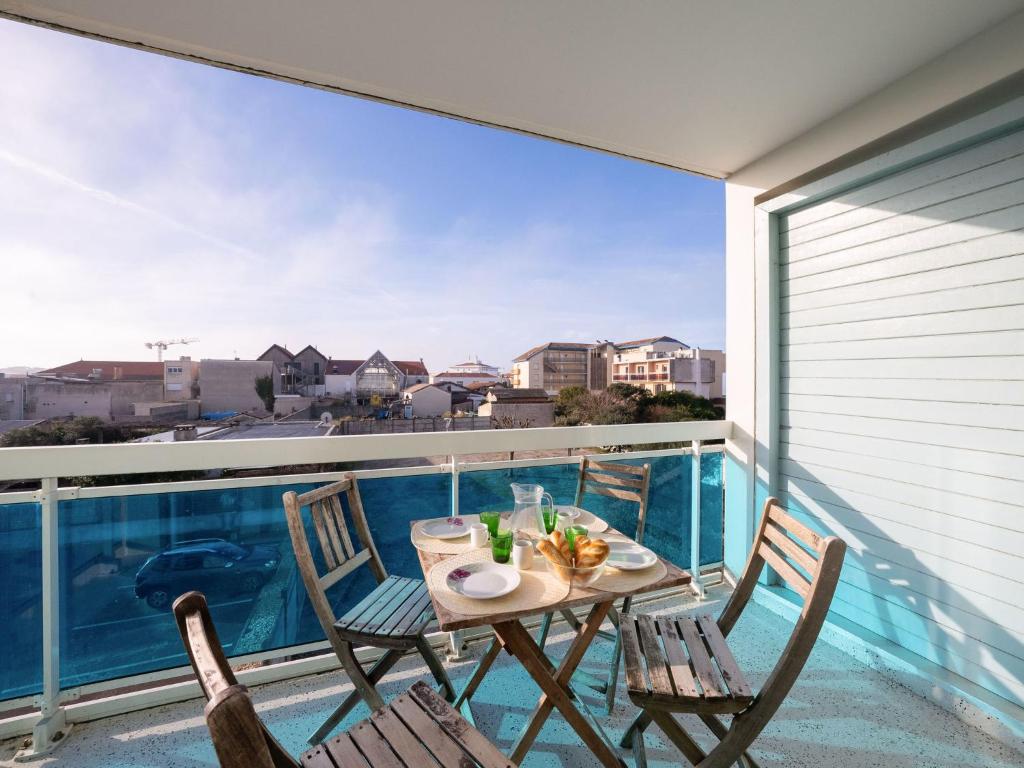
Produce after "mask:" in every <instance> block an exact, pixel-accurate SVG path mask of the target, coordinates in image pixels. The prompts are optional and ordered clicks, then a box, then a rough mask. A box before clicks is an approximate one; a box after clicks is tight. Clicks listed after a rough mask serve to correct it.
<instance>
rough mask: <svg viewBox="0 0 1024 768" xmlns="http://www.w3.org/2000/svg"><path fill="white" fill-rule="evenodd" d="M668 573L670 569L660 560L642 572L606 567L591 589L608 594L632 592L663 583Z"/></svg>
mask: <svg viewBox="0 0 1024 768" xmlns="http://www.w3.org/2000/svg"><path fill="white" fill-rule="evenodd" d="M667 573H668V568H666V567H665V563H663V562H662V561H661V560H660V559H659V560H658V562H656V563H655V564H654V565H652V566H651V567H649V568H644V569H643V570H641V571H620V570H619V569H618V568H612V567H611V566H610V565H606V566H605V567H604V573H602V574H601V576H600V577H599V578H598V579H597V581H595V582H594V583H593V584H591V585H590V587H589V588H590V589H603V590H604V591H606V592H630V591H632V590H634V589H642V588H643V587H646V586H648V585H649V584H654V583H655V582H656V581H661V580H662V579H663V578H665V575H666V574H667Z"/></svg>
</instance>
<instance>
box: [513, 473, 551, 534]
mask: <svg viewBox="0 0 1024 768" xmlns="http://www.w3.org/2000/svg"><path fill="white" fill-rule="evenodd" d="M512 494H513V495H514V496H515V497H516V507H515V509H514V510H513V512H512V519H511V520H509V527H510V528H511V529H512V533H513V535H514V537H515V538H517V539H521V538H526V537H525V536H523V532H529V533H531V534H532V533H539V534H540V535H541V536H543V535H544V533H545V530H544V512H543V501H544V499H545V498H546V499H547V500H548V502H549V505H550V506H551V508H552V509H554V506H555V500H554V499H553V498H551V494H550V493H545V492H544V486H542V485H524V484H521V483H512Z"/></svg>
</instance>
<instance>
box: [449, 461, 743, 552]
mask: <svg viewBox="0 0 1024 768" xmlns="http://www.w3.org/2000/svg"><path fill="white" fill-rule="evenodd" d="M601 460H602V461H623V462H624V463H628V464H634V465H641V464H644V463H649V464H650V465H651V486H650V492H649V495H648V509H647V524H646V527H645V531H644V544H646V545H647V546H649V547H650V548H651V549H653V550H654V551H655V552H657V553H658V554H659V555H661V556H662V557H665V558H666V559H668V560H670V561H672V562H673V563H676V564H677V565H679V566H680V567H683V568H688V567H689V566H690V522H691V511H690V499H691V496H692V485H691V476H690V472H691V468H692V466H693V460H692V457H690V456H687V455H684V456H659V457H657V458H649V459H626V460H623V459H618V460H617V459H615V458H614V456H603V457H602V459H601ZM578 472H579V466H578V465H577V464H561V465H556V466H547V467H520V468H515V469H495V470H487V471H483V472H464V473H462V474H461V475H460V476H459V511H460V513H462V514H473V513H478V512H482V511H484V510H488V509H497V510H510V509H511V508H512V505H513V500H512V491H511V489H510V488H509V485H510V484H511V483H539V484H540V485H543V486H544V490H545V491H547V492H548V493H550V494H551V495H552V497H554V500H555V503H556V504H571V503H572V502H573V500H574V497H575V495H576V485H577V481H578ZM583 506H584V507H586V509H587V510H589V511H590V512H593V513H594V514H596V515H598V516H599V517H601V518H603V519H605V520H607V521H608V522H609V523H610V524H611V525H612V526H613V527H615V528H617V529H618V530H620V531H623V532H624V533H628V534H632V533H633V532H634V531H635V530H636V505H635V504H632V503H630V502H625V501H621V500H618V499H612V498H608V497H606V496H598V495H595V494H591V495H589V496H587V497H586V499H585V500H584V504H583ZM722 514H723V496H722V454H721V453H710V454H705V455H704V456H702V457H701V564H702V565H709V564H711V563H718V562H721V560H722V521H723V517H722Z"/></svg>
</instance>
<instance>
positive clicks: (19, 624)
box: [0, 504, 43, 700]
mask: <svg viewBox="0 0 1024 768" xmlns="http://www.w3.org/2000/svg"><path fill="white" fill-rule="evenodd" d="M42 560H43V555H42V528H41V518H40V510H39V505H38V504H4V505H0V585H2V586H0V597H2V599H0V623H2V626H3V627H4V635H3V636H4V642H3V650H2V651H0V700H3V699H13V698H18V697H20V696H28V695H32V694H35V693H39V692H40V691H41V690H42V688H43V656H42V647H43V619H42V594H43V588H42V578H43V576H42V574H43V563H42Z"/></svg>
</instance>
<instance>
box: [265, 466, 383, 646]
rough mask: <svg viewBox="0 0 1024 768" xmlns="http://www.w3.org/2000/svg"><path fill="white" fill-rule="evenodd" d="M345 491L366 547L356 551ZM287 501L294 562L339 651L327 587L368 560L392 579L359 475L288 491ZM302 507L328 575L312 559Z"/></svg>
mask: <svg viewBox="0 0 1024 768" xmlns="http://www.w3.org/2000/svg"><path fill="white" fill-rule="evenodd" d="M342 494H344V495H345V497H346V500H347V501H348V511H349V513H350V514H351V515H352V525H353V527H354V528H355V531H356V536H357V538H358V539H359V543H360V544H361V545H362V549H361V550H359V551H358V552H357V551H356V549H355V546H354V544H353V541H352V537H351V535H350V534H349V531H348V523H347V521H346V519H345V513H344V508H343V507H342V504H341V495H342ZM283 501H284V510H285V515H286V517H287V518H288V533H289V534H290V535H291V540H292V550H293V551H294V552H295V563H296V566H297V567H298V569H299V573H300V575H301V576H302V583H303V584H304V585H305V587H306V593H307V594H308V596H309V602H310V604H311V605H312V606H313V610H314V611H315V612H316V616H317V619H319V621H320V626H321V627H322V628H323V631H324V634H325V635H326V636H327V639H328V640H329V641H330V642H331V644H332V645H333V646H335V650H338V648H339V647H340V645H339V643H340V638H339V637H338V635H337V632H336V630H335V628H334V624H335V622H336V621H337V616H335V613H334V608H333V607H332V606H331V602H330V600H328V598H327V590H328V589H329V588H330V587H332V586H334V585H335V584H337V583H338V582H339V581H341V580H342V579H343V578H344V577H346V576H348V575H349V574H350V573H352V572H353V571H355V570H356V569H358V568H359V567H360V566H362V565H364V564H368V565H369V567H370V570H371V571H373V574H374V576H375V577H376V578H377V582H378V583H380V582H382V581H384V580H385V579H386V578H387V577H388V574H387V570H386V569H385V568H384V563H383V561H382V560H381V558H380V554H379V553H378V552H377V547H376V546H375V545H374V543H373V537H372V536H371V535H370V527H369V525H368V524H367V522H366V514H365V512H364V510H363V502H362V499H361V498H360V496H359V484H358V483H357V481H356V479H355V477H352V476H349V477H346V478H345V479H344V480H340V481H339V482H336V483H331V484H330V485H325V486H324V487H322V488H316V489H314V490H312V491H309V492H307V493H304V494H302V495H299V494H296V493H295V492H294V491H289V492H288V493H286V494H284V496H283ZM303 507H309V508H310V510H309V511H310V517H311V519H312V521H313V528H314V530H315V531H316V541H317V542H318V543H319V544H320V550H321V553H322V554H323V560H324V565H325V567H326V570H325V571H324V573H320V572H319V571H318V570H317V567H316V563H315V561H314V559H313V552H312V550H311V549H310V546H309V539H308V538H307V536H306V526H305V523H304V522H303V519H302V509H303Z"/></svg>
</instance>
